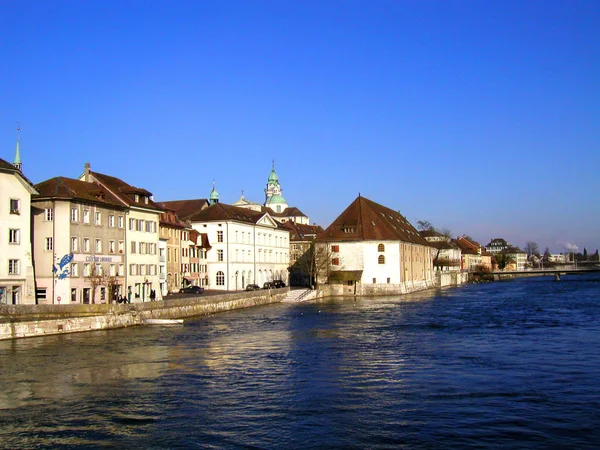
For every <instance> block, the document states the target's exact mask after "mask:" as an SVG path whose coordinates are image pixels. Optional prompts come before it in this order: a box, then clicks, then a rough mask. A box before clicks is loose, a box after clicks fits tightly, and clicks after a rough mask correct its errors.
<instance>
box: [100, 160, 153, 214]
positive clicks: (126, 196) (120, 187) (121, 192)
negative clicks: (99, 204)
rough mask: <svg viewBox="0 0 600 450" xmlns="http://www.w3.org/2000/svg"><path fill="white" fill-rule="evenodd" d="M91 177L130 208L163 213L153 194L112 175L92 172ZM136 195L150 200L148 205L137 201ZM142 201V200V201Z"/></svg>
mask: <svg viewBox="0 0 600 450" xmlns="http://www.w3.org/2000/svg"><path fill="white" fill-rule="evenodd" d="M90 175H91V176H93V177H94V178H95V179H96V180H97V181H98V183H100V184H102V185H104V186H105V187H106V188H108V189H110V190H111V191H112V192H113V193H114V194H115V195H117V196H118V197H119V198H120V199H121V200H123V201H124V202H125V203H127V205H128V206H140V207H142V208H148V209H154V210H157V211H162V208H161V207H160V206H158V205H157V204H156V203H155V202H154V201H153V200H152V199H151V198H150V197H152V192H150V191H147V190H146V189H143V188H138V187H135V186H132V185H130V184H127V183H126V182H125V181H123V180H121V179H120V178H117V177H112V176H110V175H105V174H103V173H98V172H92V171H91V170H90ZM135 195H139V196H143V197H146V198H148V203H145V202H142V201H138V202H136V201H135ZM140 200H141V199H140Z"/></svg>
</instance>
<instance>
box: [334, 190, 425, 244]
mask: <svg viewBox="0 0 600 450" xmlns="http://www.w3.org/2000/svg"><path fill="white" fill-rule="evenodd" d="M323 237H324V238H325V239H328V240H335V241H366V240H391V241H404V242H410V243H413V244H420V245H427V246H428V245H429V243H428V242H427V241H426V240H425V238H423V236H421V235H420V234H419V232H418V231H417V230H416V229H415V227H413V226H412V225H411V224H410V223H409V222H408V220H406V218H405V217H404V216H402V214H400V213H399V212H398V211H394V210H393V209H390V208H387V207H385V206H383V205H380V204H379V203H375V202H374V201H372V200H369V199H367V198H365V197H361V196H358V197H357V198H356V200H354V201H353V202H352V203H351V204H350V206H348V207H347V208H346V210H345V211H344V212H342V214H340V215H339V216H338V218H337V219H335V220H334V221H333V223H332V224H331V225H329V227H327V229H326V230H325V233H324V235H323Z"/></svg>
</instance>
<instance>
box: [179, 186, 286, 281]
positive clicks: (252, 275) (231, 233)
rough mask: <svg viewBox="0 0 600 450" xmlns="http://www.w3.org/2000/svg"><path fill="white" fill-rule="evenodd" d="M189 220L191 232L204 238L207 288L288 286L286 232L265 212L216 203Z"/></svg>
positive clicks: (213, 198)
mask: <svg viewBox="0 0 600 450" xmlns="http://www.w3.org/2000/svg"><path fill="white" fill-rule="evenodd" d="M215 197H216V196H214V195H213V196H212V198H211V201H212V202H213V204H212V205H211V206H209V207H208V208H205V209H202V210H201V211H198V212H197V213H196V214H193V215H191V216H190V217H188V220H189V221H190V222H191V226H192V228H193V229H195V230H196V231H198V232H199V233H201V234H206V235H207V238H208V240H209V241H210V249H209V250H208V251H207V253H206V264H207V271H208V280H209V281H208V286H207V287H208V288H209V289H219V290H226V291H235V290H241V289H244V288H245V287H246V285H248V284H253V283H256V284H259V285H262V284H263V283H264V282H266V281H273V280H282V281H284V282H285V283H286V284H287V282H288V270H287V269H288V266H289V231H288V230H287V229H286V228H284V227H283V226H282V225H281V224H280V223H279V222H277V221H276V220H275V219H274V218H273V217H272V216H271V215H270V214H269V213H268V212H262V211H254V210H251V209H246V208H239V207H235V206H232V205H226V204H223V203H219V202H218V197H216V198H215Z"/></svg>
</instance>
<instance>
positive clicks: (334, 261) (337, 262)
mask: <svg viewBox="0 0 600 450" xmlns="http://www.w3.org/2000/svg"><path fill="white" fill-rule="evenodd" d="M331 265H332V266H339V265H340V258H331Z"/></svg>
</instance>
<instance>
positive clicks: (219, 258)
mask: <svg viewBox="0 0 600 450" xmlns="http://www.w3.org/2000/svg"><path fill="white" fill-rule="evenodd" d="M217 261H223V250H217Z"/></svg>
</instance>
